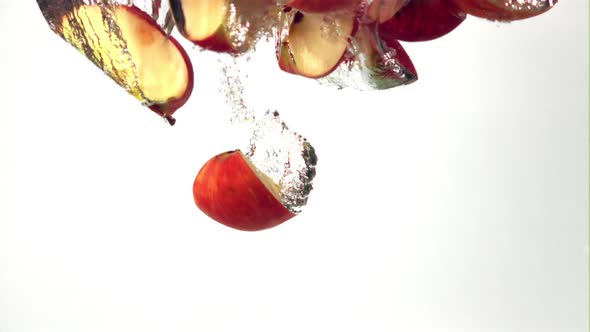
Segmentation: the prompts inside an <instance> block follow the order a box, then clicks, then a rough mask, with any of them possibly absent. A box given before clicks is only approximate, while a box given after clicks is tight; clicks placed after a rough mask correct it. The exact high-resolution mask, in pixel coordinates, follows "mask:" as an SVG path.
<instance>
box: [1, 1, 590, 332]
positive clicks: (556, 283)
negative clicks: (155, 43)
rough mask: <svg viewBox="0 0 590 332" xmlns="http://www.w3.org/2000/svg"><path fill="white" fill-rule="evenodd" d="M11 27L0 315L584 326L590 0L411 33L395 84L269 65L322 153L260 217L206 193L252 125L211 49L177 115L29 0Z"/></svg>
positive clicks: (11, 13)
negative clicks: (237, 130) (158, 108)
mask: <svg viewBox="0 0 590 332" xmlns="http://www.w3.org/2000/svg"><path fill="white" fill-rule="evenodd" d="M0 31H1V32H0V36H1V37H2V44H0V45H1V46H0V51H1V52H0V59H1V61H0V97H1V100H2V104H1V107H0V115H1V117H0V331H1V332H53V331H59V332H69V331H80V332H88V331H112V332H116V331H126V332H127V331H178V332H181V331H207V332H215V331H259V332H260V331H298V332H299V331H371V332H373V331H376V332H378V331H404V332H412V331H519V332H521V331H587V329H588V123H589V119H588V1H586V0H562V1H560V2H559V3H558V5H557V6H556V7H555V8H554V9H553V10H552V11H550V12H549V13H547V14H545V15H543V16H540V17H537V18H535V19H531V20H528V21H523V22H516V23H512V24H497V23H491V22H486V21H483V20H479V19H476V18H472V17H470V18H468V19H467V20H466V22H465V23H464V24H463V25H462V26H460V27H459V28H458V29H457V30H455V31H454V32H452V33H451V34H449V35H447V36H445V37H444V38H441V39H438V40H435V41H432V42H427V43H419V44H406V45H407V51H408V53H409V54H410V56H411V57H412V59H413V61H414V64H415V65H416V67H417V69H418V71H419V75H420V79H419V81H418V82H417V83H415V84H413V85H411V86H408V87H402V88H396V89H393V90H389V91H385V92H366V93H359V92H351V91H337V90H335V89H332V88H328V87H322V86H318V85H317V84H315V83H314V82H311V81H306V80H299V79H297V78H295V77H293V76H289V75H286V74H285V75H282V74H277V71H278V69H277V67H276V65H275V64H274V63H272V62H269V63H268V64H267V66H265V67H261V68H260V69H259V72H258V73H256V75H260V76H259V77H261V81H260V82H261V83H260V84H258V85H257V88H258V89H260V90H257V91H262V92H264V94H263V93H262V92H260V95H261V96H265V97H264V98H268V100H264V101H263V103H268V104H273V105H276V106H277V107H278V109H279V111H280V112H281V114H282V117H283V118H284V119H285V120H286V121H287V123H288V124H289V125H290V126H291V127H292V128H293V129H295V130H296V131H298V132H299V133H301V134H303V135H304V136H306V137H307V138H308V139H309V140H310V141H311V143H312V144H313V145H314V146H315V148H316V150H317V153H318V156H319V164H318V176H317V179H316V181H315V187H316V189H315V191H314V192H313V193H312V196H311V199H310V203H309V205H308V207H307V208H306V209H305V210H304V212H303V213H302V214H301V215H300V216H298V217H296V218H294V219H292V220H290V221H288V222H287V223H285V224H283V225H281V226H279V227H276V228H274V229H271V230H268V231H263V232H258V233H246V232H239V231H235V230H232V229H229V228H226V227H224V226H221V225H219V224H217V223H215V222H213V221H211V220H210V219H208V218H207V217H205V216H204V215H203V214H202V213H201V212H200V211H199V210H198V209H197V208H196V207H195V206H194V203H193V200H192V193H191V190H192V182H193V179H194V176H195V175H196V172H197V171H198V169H199V168H200V167H201V165H202V164H203V163H204V162H205V161H206V160H207V159H209V158H210V157H212V156H213V155H215V154H217V153H220V152H222V151H225V150H228V149H233V148H235V147H236V145H238V142H236V141H235V139H234V136H232V127H231V126H230V125H229V123H228V121H227V117H226V114H225V113H224V111H223V108H224V107H225V106H224V104H223V100H222V98H221V96H220V95H219V94H218V93H217V92H216V84H214V83H216V82H217V80H218V78H217V77H215V72H211V73H207V71H206V69H207V68H210V64H207V63H194V66H195V67H196V68H197V74H198V75H200V76H198V77H197V78H196V79H197V82H196V86H195V90H194V93H193V96H192V99H191V100H190V102H189V103H188V104H187V105H186V106H185V107H184V108H183V109H181V110H179V111H178V112H177V119H178V123H177V124H176V126H174V127H169V126H168V125H166V124H165V123H164V122H163V121H162V120H161V119H160V118H158V117H157V116H156V115H154V114H152V113H151V112H150V111H148V110H145V109H143V108H142V107H141V106H140V105H139V103H138V102H137V101H136V100H135V99H133V98H131V97H129V96H128V95H127V94H126V93H125V92H124V91H123V90H121V89H120V88H119V87H118V86H116V85H115V84H113V83H112V82H111V81H110V80H109V79H108V78H106V77H105V76H104V75H103V74H102V73H101V72H100V71H98V70H97V69H95V67H94V66H93V65H92V64H91V63H90V62H88V61H87V60H86V59H85V58H83V57H82V56H81V55H80V54H78V53H77V52H76V51H75V50H74V49H73V48H72V47H70V46H69V45H67V44H66V43H65V42H63V41H62V40H61V39H59V38H58V37H57V36H55V35H54V34H53V33H52V32H51V31H50V30H49V28H48V26H47V24H46V23H45V21H44V19H43V17H42V15H41V13H40V11H39V9H38V7H37V5H36V3H35V1H33V0H28V1H24V0H20V1H17V0H15V1H9V0H0ZM185 45H187V44H186V43H185ZM189 52H190V53H191V54H195V53H196V50H193V49H189ZM199 70H200V71H201V72H200V74H199ZM265 75H268V76H265ZM277 75H278V76H277ZM254 76H255V75H254ZM271 76H272V77H280V81H279V80H277V79H274V78H273V79H267V78H266V77H271Z"/></svg>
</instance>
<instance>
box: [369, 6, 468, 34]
mask: <svg viewBox="0 0 590 332" xmlns="http://www.w3.org/2000/svg"><path fill="white" fill-rule="evenodd" d="M465 17H466V15H465V14H464V13H463V12H462V11H461V10H460V9H459V8H458V7H456V6H455V5H454V4H453V2H452V1H451V0H411V1H409V2H408V3H407V4H406V5H405V6H404V7H403V8H401V9H400V10H399V11H398V12H397V13H396V14H395V15H394V16H393V17H392V18H391V19H389V20H388V21H386V22H383V23H382V24H381V25H380V27H379V29H380V33H381V34H382V35H388V36H389V37H391V38H394V39H397V40H403V41H410V42H417V41H427V40H432V39H436V38H440V37H442V36H444V35H446V34H447V33H449V32H451V31H453V30H454V29H455V28H457V27H458V26H459V25H460V24H461V23H462V22H463V21H464V20H465Z"/></svg>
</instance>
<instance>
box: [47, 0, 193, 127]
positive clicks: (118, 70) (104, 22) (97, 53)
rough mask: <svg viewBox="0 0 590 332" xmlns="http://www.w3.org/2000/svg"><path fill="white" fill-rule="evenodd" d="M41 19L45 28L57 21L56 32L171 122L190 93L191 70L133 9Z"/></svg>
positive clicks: (93, 8) (96, 9)
mask: <svg viewBox="0 0 590 332" xmlns="http://www.w3.org/2000/svg"><path fill="white" fill-rule="evenodd" d="M45 5H46V3H45ZM43 9H44V8H43V7H42V8H41V10H42V11H43ZM46 18H48V21H49V22H50V25H51V22H52V21H57V22H59V24H58V25H57V26H54V29H55V31H56V33H58V34H59V35H60V36H62V37H63V38H64V39H65V40H66V41H68V42H69V43H70V44H72V45H73V46H74V47H76V48H77V49H78V50H79V51H80V52H82V53H83V54H84V55H85V56H86V57H87V58H88V59H89V60H91V61H92V62H93V63H94V64H95V65H96V66H98V67H99V68H100V69H102V70H103V71H104V72H105V73H106V74H107V75H108V76H109V77H110V78H111V79H113V80H114V81H115V82H116V83H118V84H119V85H121V86H122V87H124V88H125V89H126V90H127V91H128V92H129V93H130V94H131V95H133V96H134V97H136V98H137V99H139V100H140V101H142V103H144V104H145V105H147V106H148V107H149V108H150V109H151V110H152V111H154V112H156V113H157V114H159V115H161V116H162V117H164V118H165V119H167V120H168V122H169V123H170V124H174V122H175V120H174V118H173V117H172V114H173V113H174V112H175V111H176V110H177V109H178V108H179V107H181V106H182V105H183V104H184V103H185V102H186V100H187V99H188V98H189V96H190V95H191V92H192V89H193V68H192V64H191V62H190V59H189V57H188V55H187V54H186V52H185V50H184V49H183V48H182V46H181V45H180V44H179V43H178V42H177V41H176V40H175V39H174V38H172V37H169V36H167V35H166V34H165V33H164V32H163V31H162V29H161V28H160V26H159V25H158V24H157V22H156V21H155V20H154V19H153V18H152V17H151V16H149V15H147V14H146V13H144V12H143V11H141V10H140V9H139V8H137V7H135V6H126V5H112V6H101V5H80V6H77V7H73V8H71V9H70V10H69V11H68V12H66V13H65V14H63V15H61V16H60V17H59V18H50V17H47V16H46ZM54 19H55V20H54Z"/></svg>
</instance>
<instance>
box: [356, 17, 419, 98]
mask: <svg viewBox="0 0 590 332" xmlns="http://www.w3.org/2000/svg"><path fill="white" fill-rule="evenodd" d="M355 39H356V41H357V47H358V50H357V52H356V56H357V57H358V59H359V61H360V62H361V66H362V67H363V68H364V70H365V74H366V76H368V77H367V78H366V79H367V83H368V84H369V85H370V86H372V87H373V88H375V89H379V90H382V89H390V88H393V87H396V86H399V85H404V84H410V83H413V82H415V81H416V80H417V79H418V73H417V72H416V69H415V67H414V64H413V63H412V60H410V57H409V56H408V54H407V53H406V51H405V50H404V48H403V47H402V45H401V44H400V43H399V41H397V40H396V39H393V38H391V37H389V36H386V37H385V38H383V37H382V36H380V35H379V34H378V33H377V32H376V31H375V29H374V28H373V27H372V26H362V27H361V28H360V29H359V30H358V32H357V35H356V36H355Z"/></svg>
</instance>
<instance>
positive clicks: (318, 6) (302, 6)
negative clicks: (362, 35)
mask: <svg viewBox="0 0 590 332" xmlns="http://www.w3.org/2000/svg"><path fill="white" fill-rule="evenodd" d="M360 2H361V1H360V0H289V1H282V3H284V5H285V6H287V7H292V8H295V9H298V10H301V11H304V12H306V13H329V12H334V11H340V10H349V11H354V10H355V9H356V8H357V7H358V6H359V5H360Z"/></svg>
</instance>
